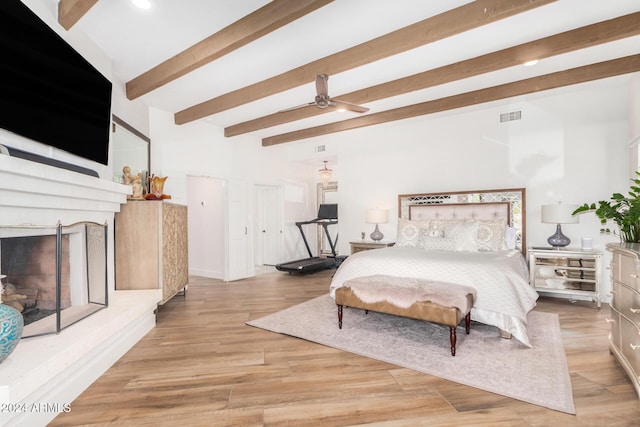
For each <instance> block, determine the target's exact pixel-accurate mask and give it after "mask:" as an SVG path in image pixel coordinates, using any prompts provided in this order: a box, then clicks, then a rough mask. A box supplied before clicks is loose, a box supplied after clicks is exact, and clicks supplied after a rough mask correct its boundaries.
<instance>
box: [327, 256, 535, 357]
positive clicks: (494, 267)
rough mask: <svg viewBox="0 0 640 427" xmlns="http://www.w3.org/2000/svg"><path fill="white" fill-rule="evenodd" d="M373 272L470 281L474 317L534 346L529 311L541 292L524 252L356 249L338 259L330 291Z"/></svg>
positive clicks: (445, 280)
mask: <svg viewBox="0 0 640 427" xmlns="http://www.w3.org/2000/svg"><path fill="white" fill-rule="evenodd" d="M373 274H387V275H390V276H400V277H415V278H421V279H430V280H439V281H444V282H451V283H458V284H460V285H466V286H471V287H473V288H475V289H476V299H475V302H474V307H473V308H472V309H471V319H473V320H475V321H478V322H481V323H485V324H488V325H492V326H496V327H497V328H499V329H502V330H503V331H506V332H509V333H511V334H512V335H513V337H514V338H516V339H518V340H519V341H520V342H522V343H523V344H525V345H526V346H528V347H531V343H530V342H529V338H528V336H527V313H528V312H529V311H530V310H531V309H533V307H535V305H536V300H537V299H538V293H537V292H536V291H535V290H534V289H533V288H532V287H531V286H530V285H529V280H528V277H529V272H528V269H527V264H526V261H525V259H524V257H523V256H522V253H521V252H519V251H516V250H512V251H498V252H461V251H438V250H424V249H417V248H410V247H390V248H382V249H375V250H369V251H361V252H357V253H355V254H353V255H351V256H349V257H348V258H347V259H346V260H344V262H343V263H342V264H341V265H340V267H339V268H338V270H337V271H336V273H335V275H334V276H333V279H332V280H331V286H330V288H329V289H330V294H331V296H332V297H335V290H336V288H338V287H340V286H342V285H343V283H344V282H345V281H346V280H349V279H353V278H355V277H362V276H370V275H373Z"/></svg>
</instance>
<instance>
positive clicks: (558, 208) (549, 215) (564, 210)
mask: <svg viewBox="0 0 640 427" xmlns="http://www.w3.org/2000/svg"><path fill="white" fill-rule="evenodd" d="M576 209H578V206H577V205H563V204H562V203H558V204H557V205H542V215H541V217H542V222H543V223H545V224H556V232H555V233H554V234H552V235H551V236H549V238H548V239H547V242H548V243H549V244H550V245H551V246H553V247H554V248H558V249H559V248H563V247H565V246H567V245H568V244H569V243H571V239H569V238H568V237H567V236H565V235H564V234H562V227H561V226H560V225H561V224H577V223H578V222H579V221H580V219H579V218H578V216H576V215H573V211H575V210H576Z"/></svg>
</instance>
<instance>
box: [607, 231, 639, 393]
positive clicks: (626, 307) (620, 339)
mask: <svg viewBox="0 0 640 427" xmlns="http://www.w3.org/2000/svg"><path fill="white" fill-rule="evenodd" d="M607 250H609V251H611V252H612V256H611V288H612V290H611V294H612V298H611V319H610V320H609V321H610V324H611V334H610V335H609V349H610V350H611V353H612V354H613V355H614V356H615V358H616V359H617V360H618V362H619V363H620V365H621V366H622V367H623V368H624V370H625V371H626V372H627V375H629V378H630V379H631V382H632V383H633V386H634V387H635V389H636V393H638V395H639V396H640V378H639V377H638V375H640V279H639V278H638V277H639V276H640V244H638V243H624V244H619V245H618V244H612V243H609V244H607Z"/></svg>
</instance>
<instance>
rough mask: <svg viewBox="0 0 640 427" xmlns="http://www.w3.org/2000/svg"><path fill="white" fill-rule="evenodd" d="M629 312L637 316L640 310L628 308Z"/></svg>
mask: <svg viewBox="0 0 640 427" xmlns="http://www.w3.org/2000/svg"><path fill="white" fill-rule="evenodd" d="M629 311H630V312H632V313H635V314H638V313H640V308H631V307H629Z"/></svg>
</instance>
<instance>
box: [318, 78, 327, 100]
mask: <svg viewBox="0 0 640 427" xmlns="http://www.w3.org/2000/svg"><path fill="white" fill-rule="evenodd" d="M328 81H329V76H327V75H326V74H318V75H317V76H316V93H317V95H318V96H321V97H327V96H329V83H328Z"/></svg>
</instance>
